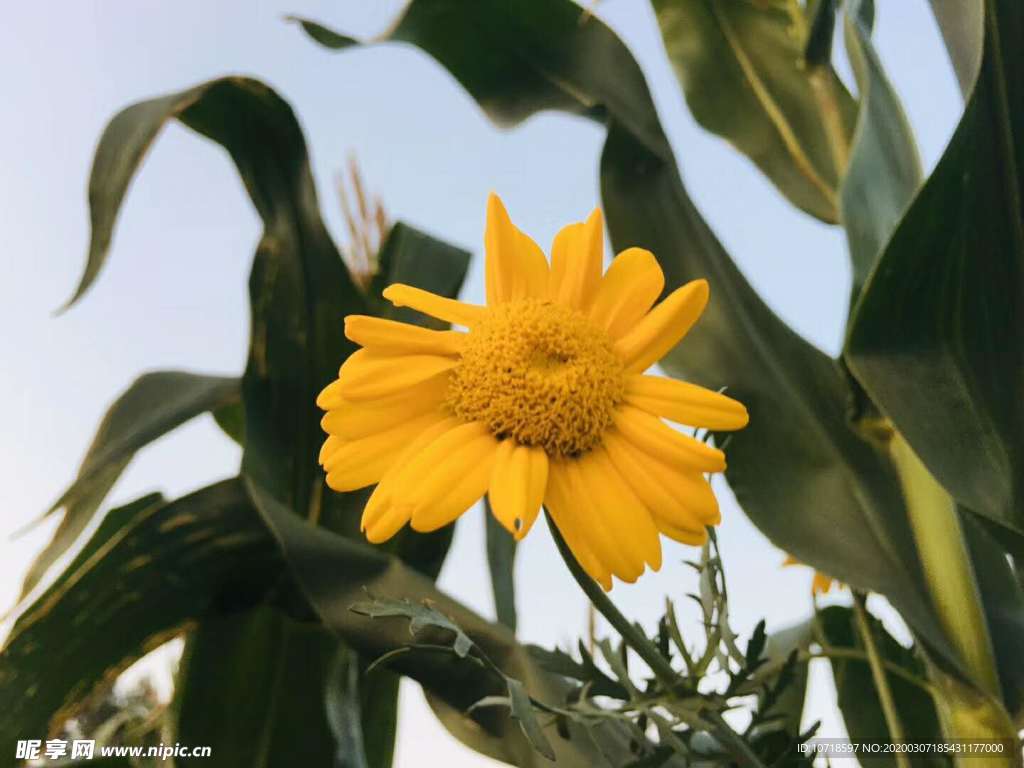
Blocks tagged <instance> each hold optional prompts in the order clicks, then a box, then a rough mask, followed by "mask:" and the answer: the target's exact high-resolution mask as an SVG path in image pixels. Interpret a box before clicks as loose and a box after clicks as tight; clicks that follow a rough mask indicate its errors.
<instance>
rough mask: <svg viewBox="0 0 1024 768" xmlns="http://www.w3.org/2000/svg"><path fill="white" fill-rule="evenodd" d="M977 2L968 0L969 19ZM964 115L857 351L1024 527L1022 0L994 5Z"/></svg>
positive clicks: (850, 357) (867, 376)
mask: <svg viewBox="0 0 1024 768" xmlns="http://www.w3.org/2000/svg"><path fill="white" fill-rule="evenodd" d="M973 10H974V4H973V3H971V2H965V3H963V4H962V6H961V14H962V18H963V19H964V24H965V25H968V24H969V23H970V22H969V21H968V17H970V15H971V13H972V12H973ZM985 29H986V36H985V41H984V56H983V59H982V60H981V65H980V67H979V68H976V72H975V74H976V77H975V78H973V82H974V87H973V90H971V91H970V95H969V98H968V101H967V106H966V108H965V111H964V116H963V119H962V120H961V121H960V124H959V126H958V127H957V129H956V132H955V133H954V135H953V138H952V140H951V141H950V144H949V146H948V147H947V149H946V152H945V153H944V154H943V156H942V158H941V159H940V160H939V163H938V165H937V166H936V168H935V171H934V172H933V173H932V175H931V177H930V178H929V179H928V180H927V182H926V183H925V185H924V186H923V187H922V189H921V191H920V192H919V194H918V195H917V197H916V198H915V199H914V202H913V204H912V205H911V207H910V208H909V209H908V210H907V212H906V214H905V215H904V217H903V219H902V220H901V221H900V224H899V226H898V227H897V229H896V231H895V232H894V233H893V236H892V238H891V239H890V240H889V242H888V245H887V246H886V248H885V252H884V253H883V254H882V257H881V260H880V261H879V264H878V266H877V268H876V269H875V271H874V272H873V273H872V276H871V278H870V280H869V281H868V284H867V285H866V286H865V289H864V292H863V295H862V298H861V301H860V303H859V304H858V306H857V309H856V311H855V314H854V317H853V321H852V324H851V329H850V332H849V336H848V340H847V345H846V350H845V359H846V360H847V362H848V363H849V367H850V369H851V370H852V372H853V374H854V375H855V376H856V377H857V380H858V381H859V382H860V383H861V384H862V385H863V387H864V389H865V390H866V391H867V393H868V394H869V395H870V397H871V399H872V401H874V403H876V404H877V405H878V407H879V408H880V409H881V411H882V413H883V414H884V415H885V416H887V417H888V418H889V419H890V420H891V421H892V423H893V424H894V425H895V427H896V429H897V430H899V432H900V433H901V434H902V435H903V436H904V437H905V438H906V440H907V442H908V443H909V444H910V446H911V447H912V448H913V450H914V452H915V453H916V454H917V455H918V456H920V458H921V460H922V461H923V462H924V464H925V466H926V467H927V468H928V470H929V471H930V472H931V474H932V475H933V476H934V477H935V479H936V480H938V481H939V482H940V483H941V484H942V485H943V486H944V487H945V488H946V490H948V491H949V492H950V494H952V495H953V497H954V498H955V499H956V500H957V501H958V502H959V503H961V504H962V505H963V506H964V507H966V508H968V509H970V510H971V511H972V512H974V513H976V514H979V515H983V516H985V517H986V518H988V519H989V520H990V521H992V522H994V523H996V524H997V525H999V526H1002V527H1005V528H1009V529H1011V530H1012V531H1015V532H1016V533H1017V534H1018V535H1020V534H1021V533H1024V398H1022V397H1021V395H1020V393H1021V392H1022V391H1024V335H1022V329H1024V203H1022V200H1024V193H1022V189H1024V185H1022V180H1024V176H1022V168H1024V165H1022V163H1024V64H1022V59H1021V57H1020V56H1018V55H1017V52H1016V50H1015V48H1014V47H1013V43H1012V42H1009V41H1013V40H1018V39H1020V38H1021V35H1022V34H1024V6H1022V5H1021V4H1020V3H1016V2H1012V0H1011V1H1009V2H1004V1H1003V0H999V1H998V2H991V3H988V4H987V5H986V21H985Z"/></svg>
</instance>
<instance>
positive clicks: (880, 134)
mask: <svg viewBox="0 0 1024 768" xmlns="http://www.w3.org/2000/svg"><path fill="white" fill-rule="evenodd" d="M844 8H845V23H844V28H845V32H846V50H847V54H848V55H849V57H850V64H851V66H852V69H853V73H854V76H855V77H856V79H857V90H858V92H859V94H860V112H859V114H858V116H857V127H856V130H855V132H854V135H853V148H852V150H851V156H850V165H849V168H848V169H847V172H846V175H845V176H844V177H843V180H842V188H841V198H840V207H841V211H840V217H841V219H842V223H843V228H844V229H845V230H846V239H847V243H848V244H849V248H850V260H851V261H852V262H853V291H852V298H851V302H850V308H851V311H852V309H853V307H854V306H855V303H856V300H857V297H858V296H859V294H860V291H861V288H862V286H863V285H864V281H865V280H866V279H867V277H868V274H869V273H870V272H871V269H872V268H873V267H874V266H875V263H876V262H877V260H878V256H879V254H880V253H881V251H882V247H883V246H884V245H885V243H886V241H887V240H888V239H889V236H890V235H891V234H892V231H893V229H895V228H896V224H897V223H898V222H899V220H900V217H901V216H902V215H903V211H904V210H905V209H906V207H907V206H908V205H909V204H910V200H911V198H913V196H914V193H915V192H916V191H917V188H918V187H919V186H920V185H921V181H922V179H923V178H924V172H923V171H922V169H921V161H920V159H919V158H918V156H917V147H916V145H915V143H914V133H913V131H912V129H911V127H910V123H909V122H908V120H907V116H906V115H905V114H904V112H903V107H902V105H901V104H900V100H899V97H898V96H897V95H896V92H895V90H893V87H892V84H891V83H890V82H889V78H888V77H887V76H886V74H885V69H884V68H883V67H882V62H881V61H880V60H879V58H878V54H877V53H876V52H875V48H874V45H872V42H871V31H872V28H873V26H874V16H875V10H874V1H873V0H851V1H850V2H848V3H846V4H845V6H844Z"/></svg>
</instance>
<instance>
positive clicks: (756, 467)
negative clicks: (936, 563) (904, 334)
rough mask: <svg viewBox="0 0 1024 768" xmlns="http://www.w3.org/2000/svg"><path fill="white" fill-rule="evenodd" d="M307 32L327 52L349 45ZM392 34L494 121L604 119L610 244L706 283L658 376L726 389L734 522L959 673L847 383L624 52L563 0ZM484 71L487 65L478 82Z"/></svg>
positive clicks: (894, 488)
mask: <svg viewBox="0 0 1024 768" xmlns="http://www.w3.org/2000/svg"><path fill="white" fill-rule="evenodd" d="M304 26H305V28H306V29H307V31H309V30H313V31H315V33H316V35H317V36H318V38H317V39H319V40H321V41H325V40H326V41H327V42H328V44H329V45H330V46H331V47H335V48H344V47H346V46H348V45H351V44H352V41H351V39H350V38H346V37H344V36H341V35H336V34H335V33H330V32H329V31H327V30H325V29H324V28H323V27H320V26H314V25H311V23H310V22H305V23H304ZM460 32H465V34H459V33H460ZM332 35H333V37H332ZM389 35H390V37H389V38H388V39H394V40H402V41H405V42H413V43H415V44H417V45H420V46H421V47H422V48H423V49H424V50H425V51H426V52H427V53H429V54H430V55H432V56H433V57H434V58H436V59H437V60H438V61H439V62H440V63H441V64H443V65H445V66H446V67H448V68H449V70H450V71H451V72H452V74H453V76H454V77H455V78H456V79H457V80H459V81H460V82H461V83H462V84H463V85H464V86H466V88H467V89H468V90H469V91H470V93H471V95H472V96H473V97H474V98H475V99H476V100H477V101H478V102H479V103H480V104H481V105H482V106H483V107H484V108H485V109H486V110H487V113H488V115H490V116H492V117H493V118H494V119H495V120H501V121H505V122H507V121H508V120H509V119H510V117H511V116H516V117H518V119H523V118H525V117H526V116H528V115H530V114H533V113H535V112H537V111H540V110H542V109H550V108H559V109H563V110H565V111H569V112H574V113H580V114H588V115H590V116H592V117H595V118H600V119H603V120H605V121H606V123H607V124H608V138H607V140H606V143H605V147H604V152H603V154H602V157H601V194H602V199H603V201H604V205H605V213H606V216H607V221H608V227H609V231H610V233H611V239H612V242H613V244H614V245H615V246H616V248H618V249H621V248H625V247H629V246H640V247H644V248H647V249H649V250H651V251H652V252H653V253H654V254H655V255H656V256H657V258H658V260H659V262H660V264H661V266H662V269H663V270H664V272H665V276H666V289H667V290H671V289H673V288H675V287H677V286H679V285H681V284H683V283H684V282H686V281H688V280H692V279H695V278H707V279H708V280H709V282H710V283H711V286H712V298H711V302H710V304H709V306H708V308H707V310H706V311H705V313H704V316H703V317H702V319H701V321H700V323H699V324H698V325H697V327H696V328H695V329H694V330H693V331H692V332H691V333H690V334H689V335H688V337H687V339H686V341H685V342H684V343H683V344H681V345H680V346H679V347H678V348H677V349H675V350H673V351H672V352H670V353H669V355H668V356H667V357H666V358H665V359H664V360H663V365H664V366H665V367H666V369H667V370H668V371H669V372H671V373H672V374H674V375H679V374H682V373H685V374H687V376H688V377H690V378H692V379H693V380H696V381H697V382H698V383H701V384H704V385H707V386H711V387H715V388H717V387H721V386H725V385H728V387H729V390H730V393H731V394H733V395H734V396H736V397H737V398H738V399H739V400H741V401H742V402H744V403H746V404H747V406H748V408H749V410H750V414H751V424H750V426H749V427H747V428H746V429H745V430H743V431H741V432H739V433H737V434H735V435H734V436H732V438H731V439H730V443H729V470H728V478H729V481H730V484H731V486H732V488H733V490H734V491H735V492H736V495H737V497H738V498H739V500H740V503H741V504H742V505H743V508H744V510H745V511H746V512H747V514H748V515H749V516H750V517H751V519H752V520H753V521H754V522H755V524H756V525H757V526H758V527H759V528H760V529H761V530H762V531H763V532H764V533H765V534H766V535H767V536H768V537H769V538H770V539H771V540H772V541H773V542H774V543H775V544H777V545H778V546H779V547H781V548H783V549H785V550H786V551H788V552H791V553H792V554H793V555H794V556H796V557H797V558H798V559H800V560H801V561H802V562H806V563H808V564H810V565H814V566H816V567H819V568H821V569H822V570H825V571H828V572H829V573H831V574H833V575H834V576H836V577H838V578H840V579H842V580H843V581H846V582H847V583H852V584H855V585H857V586H859V587H861V588H863V589H865V590H870V591H874V592H881V593H882V594H885V595H887V596H888V597H889V598H890V600H892V602H893V603H894V604H895V605H896V606H897V608H898V610H900V612H901V613H903V615H904V616H905V617H906V619H907V620H908V622H910V624H911V625H912V626H913V627H914V629H915V630H916V631H917V632H918V633H919V634H920V636H922V637H923V638H925V639H926V641H927V642H928V643H929V644H930V645H931V646H932V647H933V648H935V649H936V650H937V651H938V652H939V653H940V654H942V656H943V657H944V658H945V659H947V660H948V661H949V663H950V664H952V665H954V666H956V665H957V664H958V661H957V656H956V654H955V653H954V652H953V651H952V649H951V647H950V646H949V644H948V642H947V640H946V638H945V635H944V634H943V632H942V630H941V628H940V625H939V623H938V621H937V620H936V618H935V615H934V612H933V610H932V608H931V605H930V603H929V601H928V599H927V592H926V591H925V587H924V583H923V579H922V575H921V569H920V564H919V562H918V559H917V554H916V550H915V548H914V545H913V537H912V534H911V531H910V529H909V526H908V523H907V519H906V516H905V514H904V513H903V502H902V491H901V489H900V487H899V484H898V482H897V478H896V475H895V471H894V469H893V467H892V465H891V462H890V461H889V459H888V457H887V456H886V455H885V454H884V453H883V452H882V451H880V450H879V449H877V448H876V447H874V446H872V445H871V444H869V443H867V442H866V441H864V440H863V439H862V438H861V437H860V436H858V435H857V434H856V433H855V432H854V431H853V430H852V429H851V428H850V426H849V424H848V421H847V403H848V398H849V392H848V387H847V383H846V376H845V373H844V372H843V370H842V369H841V367H840V366H839V365H838V364H837V363H836V361H834V360H832V359H830V358H828V357H827V356H826V355H824V354H822V353H821V352H819V351H818V350H816V349H815V348H814V347H813V346H811V345H810V344H808V343H807V342H806V341H804V340H803V339H801V338H800V337H799V336H797V335H796V334H795V333H793V331H792V330H791V329H790V328H788V327H787V326H786V325H785V324H784V323H783V322H782V321H781V320H780V319H779V318H778V317H777V316H776V315H775V314H774V313H772V311H771V310H770V309H769V308H768V307H767V306H766V305H765V304H764V302H763V301H761V299H760V297H758V295H757V294H756V292H755V291H754V290H753V289H752V288H751V286H750V285H749V283H747V281H746V280H745V279H744V277H743V275H742V274H741V273H740V271H739V270H738V269H737V268H736V266H735V264H733V262H732V261H731V260H730V259H729V257H728V255H727V254H726V253H725V251H724V249H723V248H722V246H721V244H720V243H719V242H718V240H717V239H716V238H715V236H714V234H713V233H712V232H711V230H710V228H709V227H708V225H707V224H706V223H705V222H704V220H703V219H702V218H701V217H700V214H699V213H698V211H697V209H696V208H695V206H694V205H693V202H692V201H691V200H690V198H689V197H688V196H687V194H686V190H685V189H684V187H683V185H682V182H681V181H680V179H679V173H678V171H677V169H676V167H675V163H674V161H673V157H672V151H671V148H670V147H669V144H668V142H667V140H666V138H665V135H664V133H663V132H662V130H661V127H660V124H659V123H658V118H657V114H656V112H655V109H654V105H653V103H652V101H651V98H650V93H649V91H648V90H647V85H646V83H645V81H644V78H643V74H642V72H641V71H640V68H639V67H638V65H637V63H636V61H635V60H634V59H633V58H632V56H631V55H630V54H629V51H628V50H627V49H626V48H625V46H624V45H623V44H622V42H621V41H620V40H619V39H618V38H617V37H616V36H615V35H614V34H613V33H612V31H611V30H610V29H608V28H607V27H606V26H605V25H604V24H602V23H601V22H600V21H599V20H598V19H597V18H595V17H594V16H593V15H591V14H589V13H587V12H586V11H584V10H583V9H582V8H580V7H579V6H577V5H576V4H575V3H572V2H569V0H520V1H519V2H516V3H510V2H507V0H481V2H477V3H473V4H471V5H466V4H463V3H459V2H456V1H455V0H413V2H412V3H410V5H409V6H408V7H407V8H406V11H405V13H404V14H403V16H402V17H401V18H400V19H399V20H398V21H397V22H396V24H395V25H394V26H393V27H392V30H391V32H390V33H389ZM480 61H486V62H487V65H486V66H485V67H483V68H482V69H480V70H478V69H477V67H476V63H477V62H480Z"/></svg>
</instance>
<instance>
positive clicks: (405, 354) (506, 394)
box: [317, 195, 747, 589]
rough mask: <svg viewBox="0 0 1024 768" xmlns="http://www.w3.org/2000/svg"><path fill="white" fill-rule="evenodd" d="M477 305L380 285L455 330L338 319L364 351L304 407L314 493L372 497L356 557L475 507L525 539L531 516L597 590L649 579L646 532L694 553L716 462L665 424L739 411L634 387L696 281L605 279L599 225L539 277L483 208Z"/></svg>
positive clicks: (657, 385) (540, 257)
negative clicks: (313, 459) (312, 409)
mask: <svg viewBox="0 0 1024 768" xmlns="http://www.w3.org/2000/svg"><path fill="white" fill-rule="evenodd" d="M485 250H486V289H487V306H485V307H482V306H474V305H470V304H465V303H462V302H459V301H455V300H452V299H447V298H443V297H440V296H436V295H434V294H432V293H428V292H426V291H422V290H419V289H417V288H413V287H411V286H408V285H400V284H396V285H391V286H389V287H388V288H387V289H386V290H385V291H384V297H385V298H386V299H388V300H389V301H390V302H391V303H393V304H394V305H395V306H399V307H411V308H412V309H415V310H417V311H420V312H423V313H425V314H428V315H431V316H433V317H436V318H438V319H440V320H444V321H448V322H450V323H453V324H454V325H457V326H464V327H466V328H467V329H468V332H462V331H457V330H450V331H435V330H427V329H425V328H420V327H417V326H413V325H407V324H404V323H398V322H394V321H392V320H384V319H381V318H375V317H366V316H362V315H352V316H349V317H347V318H346V319H345V333H346V335H347V336H348V338H349V339H351V340H352V341H354V342H356V343H357V344H360V345H361V346H362V347H363V348H362V349H360V350H359V351H357V352H355V353H354V354H353V355H352V356H351V357H349V359H348V360H346V361H345V364H344V365H342V366H341V370H340V371H339V373H338V379H337V380H336V381H334V382H332V383H331V384H330V385H329V386H328V387H327V388H326V389H325V390H324V391H323V392H322V393H321V394H320V397H319V398H318V399H317V403H318V405H319V406H320V407H321V408H323V409H324V410H326V411H327V414H326V416H324V419H323V422H322V424H323V428H324V430H325V431H326V432H327V433H328V435H329V436H328V438H327V441H326V442H325V443H324V446H323V449H322V450H321V452H320V463H321V464H322V465H323V467H324V469H325V471H326V472H327V484H328V485H329V486H330V487H331V488H333V489H334V490H337V491H350V490H354V489H356V488H362V487H364V486H368V485H372V484H374V483H377V488H376V489H375V490H374V492H373V495H372V496H370V499H369V501H368V502H367V505H366V509H365V510H364V512H363V517H362V529H363V530H364V531H365V533H366V536H367V538H368V539H369V540H370V541H371V542H382V541H385V540H386V539H389V538H390V537H392V536H394V535H395V533H396V532H398V530H399V529H401V528H402V527H403V526H404V525H405V524H406V523H410V524H411V525H412V527H413V529H414V530H417V531H424V532H425V531H433V530H435V529H437V528H440V527H442V526H444V525H447V524H449V523H451V522H452V521H454V520H455V519H456V518H457V517H458V516H459V515H461V514H462V513H463V512H465V511H466V510H467V509H469V508H470V507H471V506H472V505H473V504H474V503H475V502H477V501H478V500H479V499H480V498H481V497H482V496H483V495H484V493H488V494H489V495H490V501H491V507H492V509H493V510H494V515H495V517H496V518H497V519H498V520H499V521H500V522H501V524H502V525H503V526H505V528H507V529H508V530H509V531H510V532H511V533H512V535H513V536H515V537H516V539H522V538H523V537H524V536H525V535H526V534H527V532H528V531H529V530H530V527H531V526H532V525H533V523H534V521H535V520H536V519H537V515H538V513H539V511H540V507H541V505H542V504H543V505H544V506H545V507H546V508H547V510H548V512H549V513H550V515H551V517H552V519H553V521H554V523H555V525H556V526H558V529H559V531H560V532H561V534H562V536H563V538H564V539H565V540H566V542H567V543H568V545H569V547H570V548H571V549H572V551H573V553H574V554H575V556H576V558H577V559H578V560H579V562H580V564H581V565H582V566H583V568H584V569H585V570H586V571H587V573H588V574H590V576H592V577H593V578H594V579H596V580H597V581H598V582H600V583H601V585H602V586H603V587H604V588H605V589H611V585H612V580H611V577H612V575H615V576H617V577H618V578H620V579H622V580H623V581H628V582H632V581H635V580H636V579H637V578H638V577H639V576H640V574H641V573H643V571H644V566H645V564H647V565H650V566H651V567H652V568H653V569H655V570H657V569H658V568H659V567H660V566H661V541H660V538H659V532H660V533H662V534H665V535H666V536H669V537H670V538H672V539H675V540H676V541H681V542H683V543H686V544H693V545H699V544H703V543H704V541H705V540H706V538H707V530H706V527H705V526H707V525H717V524H718V522H719V521H720V514H719V510H718V503H717V501H716V500H715V496H714V494H713V493H712V491H711V488H710V486H709V484H708V482H707V480H706V479H705V477H704V473H706V472H720V471H722V470H723V469H725V456H724V454H723V453H722V452H721V451H720V450H717V449H715V448H713V447H711V446H709V445H707V444H705V443H703V442H701V441H699V440H696V439H694V438H693V437H690V436H689V435H686V434H683V433H682V432H680V431H678V430H676V429H673V428H672V427H670V426H668V425H667V424H665V422H664V421H662V419H663V418H664V419H669V420H672V421H675V422H678V423H680V424H687V425H690V426H695V427H706V428H708V429H714V430H731V429H739V428H740V427H743V426H744V425H745V424H746V423H747V411H746V409H745V408H744V407H743V405H742V404H740V403H738V402H736V401H735V400H732V399H731V398H728V397H726V396H724V395H722V394H719V393H717V392H712V391H709V390H706V389H704V388H702V387H698V386H696V385H694V384H688V383H686V382H682V381H677V380H674V379H666V378H661V377H657V376H649V375H645V374H644V371H645V370H646V369H647V368H649V367H650V366H651V365H652V364H653V363H655V362H656V361H657V360H658V359H659V358H661V357H662V356H663V355H664V354H665V353H666V352H668V351H669V350H670V349H672V348H673V347H674V346H675V345H676V344H677V343H678V342H679V340H680V339H682V337H683V336H684V335H685V334H686V332H687V331H688V330H689V329H690V327H691V326H692V325H693V324H694V323H695V322H696V320H697V318H698V317H699V316H700V314H701V312H702V311H703V309H704V306H705V305H706V303H707V300H708V284H707V282H706V281H704V280H695V281H693V282H691V283H688V284H686V285H684V286H682V287H681V288H679V289H678V290H676V291H674V292H673V293H671V294H669V295H668V296H667V297H666V298H665V300H664V301H662V302H661V303H660V304H658V305H657V306H654V304H655V302H656V301H657V299H658V297H659V296H660V295H661V292H662V290H663V288H664V284H665V278H664V276H663V274H662V272H661V269H660V267H659V266H658V263H657V262H656V261H655V259H654V256H653V255H652V254H651V253H650V252H649V251H645V250H642V249H640V248H630V249H628V250H626V251H623V252H622V253H620V254H619V255H618V256H617V257H616V258H615V260H614V261H613V262H612V264H611V266H610V267H609V268H608V271H607V272H606V273H605V274H604V275H602V274H601V268H602V262H603V250H604V233H603V225H602V219H601V212H600V210H595V211H594V212H593V213H592V214H591V215H590V217H589V218H588V219H587V221H586V222H580V223H576V224H570V225H569V226H567V227H565V228H564V229H562V230H561V231H560V232H559V233H558V235H557V236H556V237H555V241H554V244H553V246H552V249H551V263H550V265H549V264H548V260H547V259H546V258H545V256H544V253H543V251H541V249H540V248H539V247H538V246H537V244H536V243H534V241H533V240H531V239H530V238H529V237H528V236H526V235H525V234H523V233H522V232H521V231H519V230H518V229H517V228H516V227H515V226H514V225H513V224H512V222H511V220H510V219H509V216H508V213H507V212H506V211H505V207H504V206H503V205H502V203H501V201H500V200H499V199H498V197H497V196H495V195H491V197H490V199H489V200H488V205H487V230H486V234H485ZM652 307H653V308H652Z"/></svg>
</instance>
